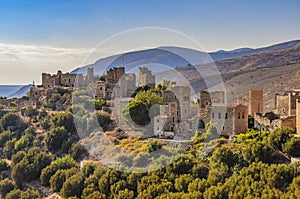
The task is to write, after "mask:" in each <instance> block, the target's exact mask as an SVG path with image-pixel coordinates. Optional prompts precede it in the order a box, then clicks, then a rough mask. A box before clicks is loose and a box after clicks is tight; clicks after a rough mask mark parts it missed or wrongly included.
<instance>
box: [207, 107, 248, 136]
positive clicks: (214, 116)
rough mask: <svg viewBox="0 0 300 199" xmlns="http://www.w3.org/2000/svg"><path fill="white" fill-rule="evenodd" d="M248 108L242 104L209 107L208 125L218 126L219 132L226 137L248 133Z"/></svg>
mask: <svg viewBox="0 0 300 199" xmlns="http://www.w3.org/2000/svg"><path fill="white" fill-rule="evenodd" d="M247 113H248V108H247V107H246V106H243V105H240V104H223V105H221V104H220V105H212V106H209V107H207V117H205V118H202V119H203V121H204V122H205V123H206V122H208V121H211V122H212V123H214V124H216V125H217V128H218V131H219V132H220V133H222V134H226V135H234V134H238V133H242V132H246V131H247V129H248V115H247Z"/></svg>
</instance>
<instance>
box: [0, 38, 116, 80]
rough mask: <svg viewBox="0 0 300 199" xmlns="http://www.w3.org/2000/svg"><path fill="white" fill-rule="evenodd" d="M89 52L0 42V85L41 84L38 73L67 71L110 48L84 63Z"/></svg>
mask: <svg viewBox="0 0 300 199" xmlns="http://www.w3.org/2000/svg"><path fill="white" fill-rule="evenodd" d="M90 53H91V49H88V48H60V47H49V46H35V45H19V44H4V43H0V70H1V73H0V84H28V83H31V82H32V81H33V80H34V81H35V82H37V83H41V73H42V72H47V73H56V72H57V70H59V69H60V70H62V71H63V72H69V71H72V70H73V69H75V68H77V67H78V66H82V64H89V63H92V62H93V61H95V60H96V59H98V58H100V57H105V56H108V55H110V54H113V52H112V51H108V50H106V51H102V53H98V56H97V57H93V59H94V60H91V59H88V60H89V61H90V62H89V63H87V62H84V60H85V58H86V57H88V56H89V55H90Z"/></svg>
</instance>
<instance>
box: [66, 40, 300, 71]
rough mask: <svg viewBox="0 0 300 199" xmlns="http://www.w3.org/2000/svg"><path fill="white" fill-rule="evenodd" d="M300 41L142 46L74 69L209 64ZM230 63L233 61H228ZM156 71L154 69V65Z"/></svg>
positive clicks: (291, 45)
mask: <svg viewBox="0 0 300 199" xmlns="http://www.w3.org/2000/svg"><path fill="white" fill-rule="evenodd" d="M299 45H300V40H295V41H289V42H284V43H280V44H275V45H271V46H267V47H263V48H257V49H252V48H239V49H235V50H231V51H224V50H219V51H217V52H210V53H205V52H201V51H197V50H193V49H188V48H182V47H174V46H164V47H159V48H154V49H147V50H140V51H134V52H127V53H124V54H119V55H113V56H110V57H106V58H102V59H99V60H97V61H96V62H95V63H93V64H90V65H87V66H83V67H81V68H77V69H75V70H73V71H71V73H78V72H80V73H83V74H85V73H86V70H87V68H88V67H94V69H95V72H96V73H100V74H101V73H102V71H103V69H104V68H106V69H107V68H112V67H119V66H122V65H124V66H125V67H126V70H127V71H129V70H131V69H133V68H135V67H137V66H141V65H147V66H151V68H155V67H153V66H158V67H160V66H161V65H164V66H168V67H169V68H177V67H182V66H187V65H189V64H191V65H199V64H207V63H211V62H216V61H220V60H227V59H232V58H237V57H242V56H248V55H254V54H255V55H256V54H261V53H268V52H275V51H278V50H284V49H288V48H293V47H297V46H299ZM229 63H231V61H229ZM154 72H156V71H155V69H154Z"/></svg>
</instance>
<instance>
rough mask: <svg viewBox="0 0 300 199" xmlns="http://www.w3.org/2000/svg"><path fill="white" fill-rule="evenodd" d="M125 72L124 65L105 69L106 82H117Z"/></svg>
mask: <svg viewBox="0 0 300 199" xmlns="http://www.w3.org/2000/svg"><path fill="white" fill-rule="evenodd" d="M124 74H125V67H119V68H111V69H109V70H108V71H107V78H106V81H107V82H108V83H117V82H118V81H119V79H120V78H121V77H122V76H123V75H124Z"/></svg>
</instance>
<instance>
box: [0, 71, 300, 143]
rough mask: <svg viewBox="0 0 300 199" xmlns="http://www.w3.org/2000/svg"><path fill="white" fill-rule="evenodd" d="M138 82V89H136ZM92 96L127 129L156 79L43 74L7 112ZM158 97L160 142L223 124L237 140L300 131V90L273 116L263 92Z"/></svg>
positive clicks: (175, 90)
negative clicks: (255, 133)
mask: <svg viewBox="0 0 300 199" xmlns="http://www.w3.org/2000/svg"><path fill="white" fill-rule="evenodd" d="M136 82H137V83H138V85H136ZM91 83H93V86H92V87H91V88H92V89H91V88H89V89H90V90H89V95H90V96H92V97H93V98H95V99H102V100H106V101H109V104H110V107H105V108H108V109H110V110H112V111H111V113H112V117H113V119H114V120H115V121H116V123H117V124H119V125H125V123H126V122H125V121H124V119H123V117H122V110H123V109H124V107H125V106H127V105H128V103H130V102H131V101H134V100H135V98H134V97H133V93H134V92H136V91H137V90H138V89H139V88H143V87H147V88H148V89H155V88H156V87H157V85H156V78H155V75H153V74H152V72H151V71H150V70H149V69H148V68H146V67H139V68H138V81H136V75H135V74H134V73H126V72H125V67H118V68H111V69H109V70H108V71H107V74H106V75H103V76H102V77H100V76H99V75H95V74H94V69H93V68H88V69H87V75H86V76H84V75H82V74H70V73H62V72H61V71H58V72H57V74H54V75H51V74H46V73H43V74H42V85H40V86H36V85H33V86H32V88H31V89H30V92H29V95H28V96H27V97H25V96H24V97H22V98H18V99H16V98H14V99H0V104H2V105H3V106H4V107H5V108H9V107H12V106H14V107H17V108H18V109H19V110H20V111H21V114H22V115H23V116H24V114H25V112H26V111H25V110H26V107H28V106H33V107H34V108H36V109H39V108H41V107H43V105H44V104H45V103H47V100H49V99H50V98H51V97H52V96H53V94H55V93H59V92H61V89H62V88H63V89H64V92H66V93H70V94H71V93H72V91H73V90H74V89H75V88H82V87H87V86H88V85H90V84H91ZM157 94H158V95H159V96H160V97H162V104H159V114H156V115H155V116H154V117H153V118H151V119H152V126H151V128H152V130H153V134H154V136H156V137H160V138H174V139H175V138H176V139H180V138H191V137H192V136H193V135H194V133H195V131H196V130H200V131H202V132H203V131H205V124H207V123H208V122H212V123H214V124H216V125H217V129H218V131H219V133H220V134H223V135H229V136H233V135H236V134H239V133H244V132H246V131H247V130H248V128H255V129H257V130H268V131H272V130H274V129H275V128H280V127H283V126H286V127H290V128H292V129H300V101H299V100H300V90H293V91H286V92H285V93H283V94H282V95H280V94H276V95H275V96H274V97H275V106H274V107H275V109H274V111H273V112H268V113H265V112H264V99H263V91H262V90H250V91H247V92H246V93H245V94H244V95H241V96H238V97H237V101H236V103H234V104H232V103H226V93H225V92H224V91H211V92H209V91H208V90H203V91H201V92H200V93H199V96H198V98H197V100H196V102H195V100H194V101H193V100H192V99H191V88H189V87H187V86H178V85H176V82H175V85H172V86H171V87H169V88H166V89H162V90H161V91H160V92H157ZM71 104H72V102H71V101H70V100H69V101H67V102H66V101H65V102H64V103H60V104H59V103H57V107H56V111H64V110H66V108H67V107H68V106H70V105H71Z"/></svg>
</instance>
